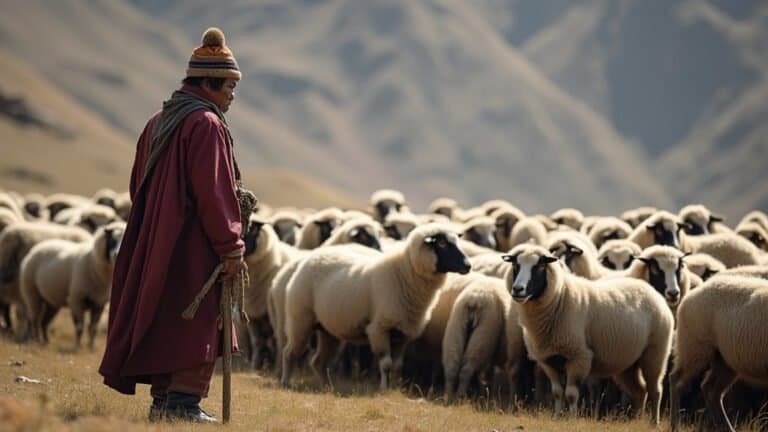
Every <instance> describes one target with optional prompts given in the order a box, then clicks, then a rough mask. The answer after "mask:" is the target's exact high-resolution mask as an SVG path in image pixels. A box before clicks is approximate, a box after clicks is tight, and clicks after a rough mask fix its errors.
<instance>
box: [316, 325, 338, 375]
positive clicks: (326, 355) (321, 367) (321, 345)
mask: <svg viewBox="0 0 768 432" xmlns="http://www.w3.org/2000/svg"><path fill="white" fill-rule="evenodd" d="M340 344H341V342H340V341H339V340H338V339H336V338H335V337H333V336H331V335H330V334H329V333H328V332H326V331H325V330H318V331H317V349H315V353H314V354H313V355H312V359H311V360H310V362H309V366H310V368H312V371H313V372H314V373H315V375H316V376H317V378H318V379H319V380H320V382H321V383H323V384H326V385H330V384H331V382H330V377H329V376H328V375H327V374H328V373H329V372H328V361H329V360H330V359H331V358H332V357H333V356H334V355H336V353H337V352H338V350H339V345H340Z"/></svg>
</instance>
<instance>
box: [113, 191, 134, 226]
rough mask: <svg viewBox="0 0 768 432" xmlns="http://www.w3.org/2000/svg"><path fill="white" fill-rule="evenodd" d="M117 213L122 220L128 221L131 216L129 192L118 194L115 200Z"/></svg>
mask: <svg viewBox="0 0 768 432" xmlns="http://www.w3.org/2000/svg"><path fill="white" fill-rule="evenodd" d="M115 212H116V213H117V215H118V216H120V219H122V220H124V221H127V220H128V216H129V215H130V214H131V194H130V193H129V192H123V193H120V194H117V197H116V198H115Z"/></svg>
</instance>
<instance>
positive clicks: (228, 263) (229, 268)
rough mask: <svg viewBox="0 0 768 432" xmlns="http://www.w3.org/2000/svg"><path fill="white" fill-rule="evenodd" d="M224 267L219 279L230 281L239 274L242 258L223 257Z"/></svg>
mask: <svg viewBox="0 0 768 432" xmlns="http://www.w3.org/2000/svg"><path fill="white" fill-rule="evenodd" d="M222 260H223V263H224V267H223V268H222V269H221V279H222V280H231V279H232V278H234V277H235V276H236V275H238V274H239V273H240V269H241V268H243V256H242V255H240V256H236V257H224V258H223V259H222Z"/></svg>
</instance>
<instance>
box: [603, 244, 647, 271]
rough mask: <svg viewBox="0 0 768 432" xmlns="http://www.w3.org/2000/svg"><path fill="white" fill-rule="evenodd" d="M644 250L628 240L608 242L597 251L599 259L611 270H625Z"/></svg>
mask: <svg viewBox="0 0 768 432" xmlns="http://www.w3.org/2000/svg"><path fill="white" fill-rule="evenodd" d="M642 251H643V250H642V249H640V246H638V245H637V244H636V243H634V242H631V241H629V240H627V239H622V240H608V241H607V242H605V243H604V244H603V246H602V247H601V248H600V250H598V251H597V259H598V261H600V264H602V266H603V267H605V268H607V269H609V270H618V271H621V270H624V269H626V268H628V267H629V265H630V264H632V260H634V259H635V257H636V256H638V255H640V253H641V252H642Z"/></svg>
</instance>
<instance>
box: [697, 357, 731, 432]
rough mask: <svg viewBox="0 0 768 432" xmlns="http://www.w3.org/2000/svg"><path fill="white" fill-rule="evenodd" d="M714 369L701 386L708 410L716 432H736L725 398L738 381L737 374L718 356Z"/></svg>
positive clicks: (714, 362)
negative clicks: (724, 403) (724, 402)
mask: <svg viewBox="0 0 768 432" xmlns="http://www.w3.org/2000/svg"><path fill="white" fill-rule="evenodd" d="M711 367H712V369H711V370H710V372H709V374H707V378H706V379H705V380H704V382H703V383H702V384H701V389H702V390H703V391H704V397H705V398H706V401H707V409H708V411H709V412H710V413H712V418H713V420H714V422H715V430H729V431H734V430H735V429H734V428H733V425H732V424H731V421H730V420H728V414H727V413H726V412H725V407H724V406H723V397H724V396H725V393H726V392H727V391H728V389H729V388H730V387H731V386H732V385H733V383H734V382H735V381H736V373H735V372H734V371H733V369H731V368H730V367H728V365H727V364H725V361H723V358H722V357H721V356H720V355H719V354H717V355H715V357H714V359H713V360H712V366H711Z"/></svg>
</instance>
